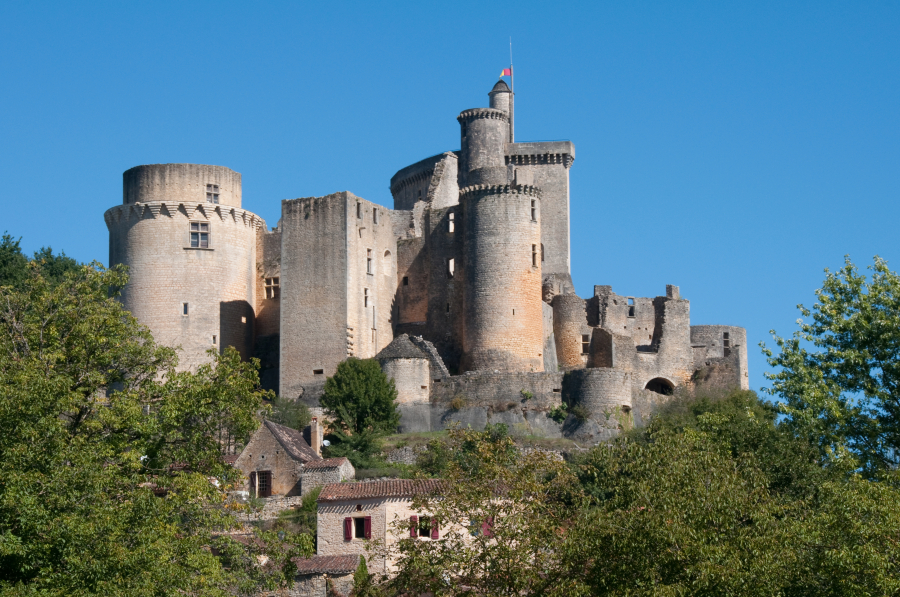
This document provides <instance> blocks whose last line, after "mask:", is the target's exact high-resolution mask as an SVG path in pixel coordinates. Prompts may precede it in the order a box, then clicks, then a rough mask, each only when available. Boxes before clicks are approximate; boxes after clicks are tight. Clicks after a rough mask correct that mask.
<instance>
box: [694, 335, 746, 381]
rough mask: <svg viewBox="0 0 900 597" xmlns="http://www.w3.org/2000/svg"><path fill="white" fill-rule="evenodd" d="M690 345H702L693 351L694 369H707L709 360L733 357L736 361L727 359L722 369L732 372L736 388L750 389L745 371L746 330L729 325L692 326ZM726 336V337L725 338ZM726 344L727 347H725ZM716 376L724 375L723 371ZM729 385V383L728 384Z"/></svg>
mask: <svg viewBox="0 0 900 597" xmlns="http://www.w3.org/2000/svg"><path fill="white" fill-rule="evenodd" d="M690 333H691V344H692V345H694V346H697V347H698V348H699V346H698V345H702V346H705V349H704V348H700V349H699V350H696V351H695V357H694V368H695V369H698V370H699V369H702V368H703V367H709V366H710V365H709V364H707V361H710V360H711V359H724V358H725V357H731V356H732V355H734V357H735V358H736V361H735V360H733V359H727V361H726V362H727V363H728V364H727V365H725V364H724V363H723V367H726V368H730V369H732V370H733V379H734V380H735V382H736V384H737V387H740V388H741V389H743V390H749V389H750V378H749V374H748V369H747V330H745V329H744V328H742V327H737V326H731V325H692V326H691V332H690ZM726 334H728V337H727V338H726ZM726 344H727V345H726ZM717 375H719V376H721V375H725V373H724V371H722V372H720V373H718V374H717ZM729 383H731V382H729Z"/></svg>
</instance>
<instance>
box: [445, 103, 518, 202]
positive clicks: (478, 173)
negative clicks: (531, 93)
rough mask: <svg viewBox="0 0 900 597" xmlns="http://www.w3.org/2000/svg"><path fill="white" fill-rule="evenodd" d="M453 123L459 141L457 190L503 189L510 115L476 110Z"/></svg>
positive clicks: (463, 113) (466, 111)
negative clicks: (457, 122)
mask: <svg viewBox="0 0 900 597" xmlns="http://www.w3.org/2000/svg"><path fill="white" fill-rule="evenodd" d="M456 119H457V120H458V121H459V126H460V139H461V140H460V143H461V149H460V160H459V170H460V178H461V180H462V184H461V185H460V186H472V185H480V184H483V185H505V184H506V183H507V181H508V176H507V173H506V157H505V147H506V142H507V139H509V114H507V113H506V112H504V111H503V110H498V109H496V108H475V109H474V110H465V111H464V112H462V113H460V115H459V116H457V118H456Z"/></svg>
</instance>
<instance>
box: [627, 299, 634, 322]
mask: <svg viewBox="0 0 900 597" xmlns="http://www.w3.org/2000/svg"><path fill="white" fill-rule="evenodd" d="M628 317H634V299H633V298H629V299H628Z"/></svg>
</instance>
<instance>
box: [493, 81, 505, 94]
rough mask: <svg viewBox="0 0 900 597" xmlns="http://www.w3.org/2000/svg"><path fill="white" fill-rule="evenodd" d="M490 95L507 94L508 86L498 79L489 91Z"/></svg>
mask: <svg viewBox="0 0 900 597" xmlns="http://www.w3.org/2000/svg"><path fill="white" fill-rule="evenodd" d="M491 93H509V85H507V84H506V81H504V80H503V79H500V80H499V81H497V82H496V83H495V84H494V88H493V89H491Z"/></svg>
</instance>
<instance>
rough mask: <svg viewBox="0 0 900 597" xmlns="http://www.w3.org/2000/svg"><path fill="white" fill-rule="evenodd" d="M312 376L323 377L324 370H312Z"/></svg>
mask: <svg viewBox="0 0 900 597" xmlns="http://www.w3.org/2000/svg"><path fill="white" fill-rule="evenodd" d="M313 375H325V370H324V369H313Z"/></svg>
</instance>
